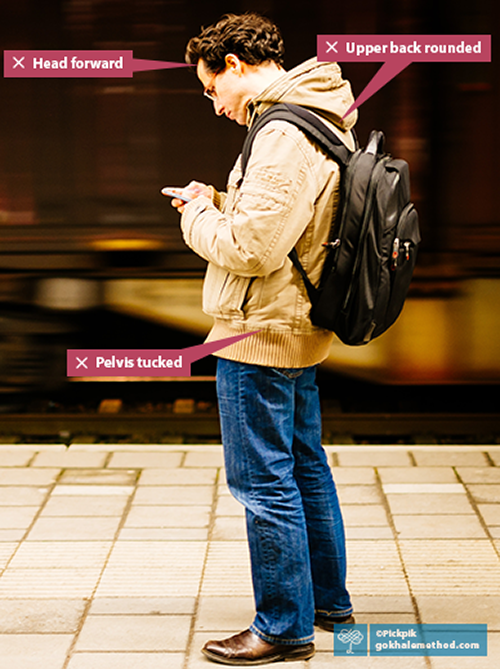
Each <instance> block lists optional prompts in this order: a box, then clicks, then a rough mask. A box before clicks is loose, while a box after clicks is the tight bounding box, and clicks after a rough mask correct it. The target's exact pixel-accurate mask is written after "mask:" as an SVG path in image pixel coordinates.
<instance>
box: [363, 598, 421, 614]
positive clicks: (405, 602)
mask: <svg viewBox="0 0 500 669" xmlns="http://www.w3.org/2000/svg"><path fill="white" fill-rule="evenodd" d="M352 601H353V606H354V613H355V615H356V618H357V614H358V613H362V614H365V613H370V614H371V613H383V614H386V613H387V614H399V613H401V614H413V605H412V601H411V597H410V596H409V595H407V596H406V597H401V596H399V597H389V596H384V595H382V596H380V597H375V596H362V595H355V596H353V597H352Z"/></svg>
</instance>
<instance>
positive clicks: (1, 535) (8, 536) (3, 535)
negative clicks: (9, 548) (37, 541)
mask: <svg viewBox="0 0 500 669" xmlns="http://www.w3.org/2000/svg"><path fill="white" fill-rule="evenodd" d="M25 534H26V530H0V543H1V542H3V541H7V542H10V541H21V539H22V538H23V536H24V535H25Z"/></svg>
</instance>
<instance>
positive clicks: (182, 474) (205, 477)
mask: <svg viewBox="0 0 500 669" xmlns="http://www.w3.org/2000/svg"><path fill="white" fill-rule="evenodd" d="M216 477H217V469H216V468H215V467H212V468H210V467H204V468H199V469H197V468H195V467H189V468H187V469H186V468H184V467H180V468H178V469H159V468H156V469H143V471H142V473H141V476H140V479H139V485H140V486H143V485H144V486H164V485H182V486H189V485H193V486H194V485H213V484H214V483H215V479H216Z"/></svg>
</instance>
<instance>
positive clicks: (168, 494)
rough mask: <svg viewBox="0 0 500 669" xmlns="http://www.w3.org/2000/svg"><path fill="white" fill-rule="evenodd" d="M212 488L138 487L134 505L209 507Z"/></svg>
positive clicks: (177, 486) (200, 486) (212, 492)
mask: <svg viewBox="0 0 500 669" xmlns="http://www.w3.org/2000/svg"><path fill="white" fill-rule="evenodd" d="M213 496H214V488H213V486H203V485H198V486H192V485H191V486H182V485H169V486H162V487H159V486H140V487H139V488H138V489H137V492H136V494H135V497H134V505H174V506H175V505H184V504H186V505H193V504H194V505H200V504H201V505H211V504H212V500H213Z"/></svg>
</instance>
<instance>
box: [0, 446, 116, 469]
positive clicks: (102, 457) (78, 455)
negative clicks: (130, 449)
mask: <svg viewBox="0 0 500 669" xmlns="http://www.w3.org/2000/svg"><path fill="white" fill-rule="evenodd" d="M107 457H108V453H102V452H99V451H95V452H94V451H70V450H66V451H63V452H58V451H42V452H41V453H37V455H36V456H35V458H34V460H33V462H32V463H31V466H32V467H62V468H64V469H66V468H67V467H83V468H86V467H103V466H104V463H105V462H106V459H107ZM0 462H1V458H0Z"/></svg>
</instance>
